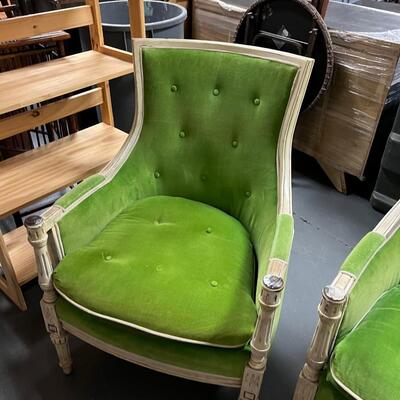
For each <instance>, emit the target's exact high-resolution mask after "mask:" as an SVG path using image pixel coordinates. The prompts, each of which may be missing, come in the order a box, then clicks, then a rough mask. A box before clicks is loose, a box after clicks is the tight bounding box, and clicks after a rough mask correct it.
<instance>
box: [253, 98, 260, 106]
mask: <svg viewBox="0 0 400 400" xmlns="http://www.w3.org/2000/svg"><path fill="white" fill-rule="evenodd" d="M253 103H254V105H256V106H258V105H260V103H261V101H260V99H259V98H258V97H256V98H255V99H254V100H253Z"/></svg>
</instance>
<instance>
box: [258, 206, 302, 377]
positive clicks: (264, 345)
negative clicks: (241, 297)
mask: <svg viewBox="0 0 400 400" xmlns="http://www.w3.org/2000/svg"><path fill="white" fill-rule="evenodd" d="M293 225H294V224H293V217H292V216H291V215H289V214H279V215H278V216H277V219H276V225H275V233H274V237H273V240H272V246H271V250H270V253H269V258H268V263H267V266H266V269H265V268H264V270H262V269H261V268H262V265H264V263H263V261H264V260H262V258H261V259H259V269H260V270H259V273H258V277H259V278H258V280H259V282H258V285H257V301H258V303H257V305H258V308H259V313H258V319H257V324H256V328H255V330H254V334H253V337H252V340H251V343H250V344H251V348H252V358H251V363H252V367H253V368H256V369H257V368H260V366H262V365H264V363H265V362H266V356H267V354H268V351H269V349H270V346H271V341H272V337H273V335H274V331H275V329H276V326H277V323H278V320H279V310H280V306H281V298H282V294H283V290H284V288H285V279H286V272H287V264H288V260H289V256H290V250H291V248H292V241H293V234H294V228H293Z"/></svg>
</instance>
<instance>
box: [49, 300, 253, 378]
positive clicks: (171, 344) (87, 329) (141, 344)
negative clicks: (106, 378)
mask: <svg viewBox="0 0 400 400" xmlns="http://www.w3.org/2000/svg"><path fill="white" fill-rule="evenodd" d="M56 307H57V315H58V316H59V318H60V319H61V320H62V321H63V322H64V323H67V324H69V325H70V326H73V327H74V328H75V329H78V330H79V331H80V332H83V333H84V334H86V335H89V336H90V337H93V338H95V339H96V340H99V341H101V342H103V343H106V344H108V345H110V346H113V347H115V348H118V349H122V350H124V351H127V352H129V353H132V354H135V355H137V356H140V357H145V358H146V359H148V360H152V361H156V362H159V363H163V364H167V365H172V366H175V367H178V368H184V369H189V370H192V371H198V372H204V373H208V374H214V375H218V376H223V377H229V378H236V379H238V385H240V380H241V378H242V376H243V371H244V368H245V366H246V364H247V362H248V360H249V356H250V349H249V347H248V346H246V347H242V348H238V349H222V348H217V347H209V346H198V345H196V344H191V343H183V342H177V341H175V340H169V339H165V338H162V337H159V336H155V335H150V334H148V333H145V332H142V331H139V330H137V329H133V328H130V327H128V326H124V325H121V324H116V323H114V322H111V321H107V320H105V319H102V318H97V317H94V316H92V315H89V314H88V313H86V312H83V311H81V310H79V309H78V308H76V307H74V306H73V305H71V304H70V303H68V302H67V301H65V300H64V299H63V298H61V297H59V298H58V300H57V304H56Z"/></svg>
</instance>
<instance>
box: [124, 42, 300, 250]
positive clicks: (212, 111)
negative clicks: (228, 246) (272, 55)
mask: <svg viewBox="0 0 400 400" xmlns="http://www.w3.org/2000/svg"><path fill="white" fill-rule="evenodd" d="M296 72H297V69H296V68H295V67H292V66H289V65H285V64H281V63H278V62H274V61H265V60H261V59H258V58H255V57H249V56H243V55H239V54H232V53H222V52H213V51H206V50H189V49H160V48H144V49H143V76H144V122H143V129H142V132H141V135H140V138H139V141H138V143H137V145H136V147H135V149H134V150H133V152H132V153H131V155H130V157H129V159H128V160H127V162H126V164H125V166H124V168H123V169H124V170H129V171H126V173H127V175H128V174H134V175H135V177H137V176H138V175H139V176H140V185H138V182H137V178H136V179H135V178H133V177H132V179H134V180H135V185H134V187H135V190H136V193H134V194H133V196H132V197H134V198H141V197H145V196H149V195H159V194H163V195H169V196H181V197H185V198H189V199H192V200H197V201H201V202H204V203H207V204H210V205H212V206H214V207H217V208H219V209H221V210H223V211H225V212H227V213H229V214H230V215H233V216H234V217H236V218H237V219H238V220H239V221H241V223H242V224H243V225H244V226H245V227H246V228H247V229H248V231H249V232H250V234H251V236H252V239H253V243H254V244H255V245H256V246H257V245H258V244H260V245H261V244H264V245H265V248H266V249H268V248H269V246H267V243H266V242H268V241H269V240H271V238H272V236H273V234H274V224H275V220H276V201H277V171H276V151H277V142H278V137H279V132H280V128H281V124H282V119H283V117H284V113H285V110H286V106H287V103H288V99H289V95H290V91H291V88H292V85H293V81H294V77H295V75H296ZM121 172H122V171H121ZM128 184H129V183H128ZM256 250H257V253H259V252H261V251H262V248H259V249H256ZM258 255H259V256H262V255H261V254H258ZM262 258H264V257H262Z"/></svg>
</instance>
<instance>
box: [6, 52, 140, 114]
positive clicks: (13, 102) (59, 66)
mask: <svg viewBox="0 0 400 400" xmlns="http://www.w3.org/2000/svg"><path fill="white" fill-rule="evenodd" d="M132 72H133V63H132V62H127V61H123V60H120V59H118V58H115V57H110V56H108V55H105V54H102V53H99V52H97V51H93V50H90V51H85V52H83V53H79V54H74V55H72V56H67V57H63V58H59V59H56V60H51V61H47V62H43V63H40V64H35V65H30V66H28V67H24V68H18V69H15V70H12V71H7V72H3V73H0V88H1V91H0V114H3V113H6V112H9V111H13V110H17V109H19V108H22V107H26V106H29V105H31V104H35V103H39V102H42V101H45V100H49V99H52V98H54V97H57V96H61V95H63V94H67V93H70V92H73V91H75V90H79V89H83V88H86V87H88V86H91V85H95V84H98V83H101V82H104V81H108V80H110V79H114V78H117V77H119V76H123V75H127V74H130V73H132ZM10 94H12V95H10Z"/></svg>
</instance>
